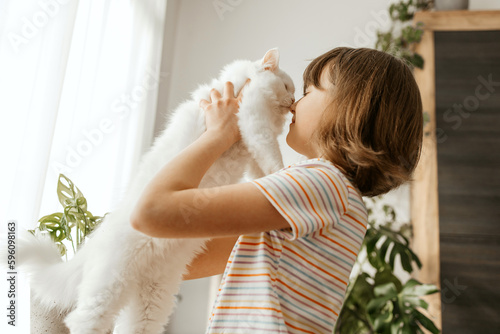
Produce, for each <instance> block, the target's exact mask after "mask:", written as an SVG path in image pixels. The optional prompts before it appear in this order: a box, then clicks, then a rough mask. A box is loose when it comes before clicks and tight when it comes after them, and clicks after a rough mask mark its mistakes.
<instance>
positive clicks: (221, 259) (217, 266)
mask: <svg viewBox="0 0 500 334" xmlns="http://www.w3.org/2000/svg"><path fill="white" fill-rule="evenodd" d="M237 240H238V237H225V238H214V239H211V240H209V241H207V243H206V244H205V249H206V251H205V252H203V253H200V254H199V255H198V256H197V257H196V258H195V259H194V260H193V261H192V262H191V263H190V264H189V266H187V268H186V269H187V273H186V274H185V275H184V276H183V277H182V278H183V280H191V279H196V278H202V277H209V276H214V275H220V274H222V273H224V270H225V269H226V265H227V259H228V258H229V255H230V254H231V251H232V250H233V247H234V245H235V244H236V241H237Z"/></svg>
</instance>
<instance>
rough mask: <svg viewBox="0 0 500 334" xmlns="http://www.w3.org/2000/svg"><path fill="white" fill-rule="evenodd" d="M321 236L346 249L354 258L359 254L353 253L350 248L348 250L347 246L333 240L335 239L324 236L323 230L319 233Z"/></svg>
mask: <svg viewBox="0 0 500 334" xmlns="http://www.w3.org/2000/svg"><path fill="white" fill-rule="evenodd" d="M319 235H321V236H322V237H323V238H325V239H327V240H329V241H331V242H333V243H334V244H337V245H339V246H340V247H342V248H344V249H345V250H346V251H348V252H349V253H352V254H353V255H354V256H357V254H356V253H355V252H353V251H352V250H350V249H349V248H347V247H346V246H344V245H342V244H341V243H338V242H337V241H335V240H333V239H330V238H329V237H327V236H326V235H324V234H323V230H320V231H319Z"/></svg>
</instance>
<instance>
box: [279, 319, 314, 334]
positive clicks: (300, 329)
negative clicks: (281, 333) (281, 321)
mask: <svg viewBox="0 0 500 334" xmlns="http://www.w3.org/2000/svg"><path fill="white" fill-rule="evenodd" d="M285 325H287V326H288V327H292V328H293V329H296V330H299V331H301V332H304V333H310V334H316V333H314V332H311V331H308V330H306V329H303V328H300V327H296V326H294V325H292V324H291V323H289V322H287V321H285Z"/></svg>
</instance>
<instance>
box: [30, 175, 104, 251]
mask: <svg viewBox="0 0 500 334" xmlns="http://www.w3.org/2000/svg"><path fill="white" fill-rule="evenodd" d="M57 197H58V198H59V203H61V205H62V206H63V212H56V213H53V214H50V215H47V216H43V217H42V218H40V219H39V220H38V225H37V226H36V227H35V229H33V230H29V231H30V232H31V233H32V234H33V235H34V234H36V233H38V232H42V233H43V232H46V233H49V234H50V236H51V238H52V240H53V241H54V242H55V243H56V245H57V247H58V248H59V251H60V252H61V256H64V255H67V249H66V246H65V245H64V243H63V241H64V240H69V241H70V242H71V246H72V248H73V252H76V251H77V250H78V249H79V248H80V246H81V245H82V244H83V243H84V242H85V238H86V237H87V235H89V234H90V233H91V232H92V231H94V230H95V228H96V227H97V226H98V225H99V223H101V221H102V220H103V219H104V216H102V217H101V216H94V215H93V214H92V213H91V212H90V211H88V210H87V199H85V197H84V196H83V194H82V192H81V191H80V189H78V187H76V186H75V185H74V184H73V182H72V181H71V180H70V179H69V178H67V177H66V176H64V175H63V174H59V179H58V183H57ZM37 230H38V231H37ZM73 232H74V235H75V239H76V240H75V241H76V249H75V243H74V242H73V240H74V239H73V235H72V233H73Z"/></svg>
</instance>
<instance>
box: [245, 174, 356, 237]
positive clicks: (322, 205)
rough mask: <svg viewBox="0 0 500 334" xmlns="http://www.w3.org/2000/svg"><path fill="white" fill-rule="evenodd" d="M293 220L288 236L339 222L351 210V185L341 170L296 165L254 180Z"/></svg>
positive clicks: (290, 221)
mask: <svg viewBox="0 0 500 334" xmlns="http://www.w3.org/2000/svg"><path fill="white" fill-rule="evenodd" d="M252 183H253V184H254V185H255V186H257V188H258V189H259V190H260V191H261V192H262V193H263V194H264V195H265V196H266V198H267V199H268V200H269V202H271V204H272V205H273V206H274V207H275V208H276V210H278V212H279V213H280V214H281V215H282V216H283V217H284V218H285V219H286V220H287V221H288V223H289V224H290V228H291V232H287V231H286V230H281V232H282V233H283V235H284V236H285V237H286V238H287V239H291V240H294V239H296V238H301V237H304V236H307V235H309V234H311V233H313V232H315V231H318V230H320V229H322V228H324V227H326V226H330V227H331V226H335V225H336V224H337V223H338V222H339V221H340V219H341V217H342V216H343V215H344V214H345V213H346V211H347V205H348V202H347V199H348V191H347V190H348V189H347V185H346V183H345V181H344V180H343V179H342V177H341V175H339V172H336V171H334V170H333V169H332V168H329V167H326V166H325V167H323V166H308V167H304V166H294V167H290V168H285V169H282V170H280V171H278V172H276V173H274V174H270V175H267V176H265V177H262V178H260V179H257V180H254V181H252Z"/></svg>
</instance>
